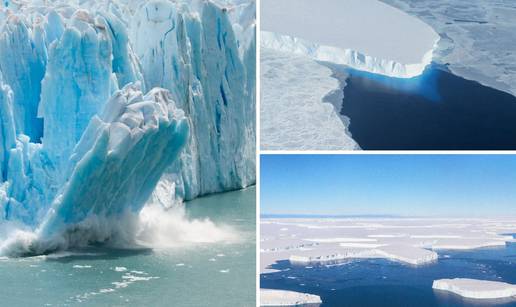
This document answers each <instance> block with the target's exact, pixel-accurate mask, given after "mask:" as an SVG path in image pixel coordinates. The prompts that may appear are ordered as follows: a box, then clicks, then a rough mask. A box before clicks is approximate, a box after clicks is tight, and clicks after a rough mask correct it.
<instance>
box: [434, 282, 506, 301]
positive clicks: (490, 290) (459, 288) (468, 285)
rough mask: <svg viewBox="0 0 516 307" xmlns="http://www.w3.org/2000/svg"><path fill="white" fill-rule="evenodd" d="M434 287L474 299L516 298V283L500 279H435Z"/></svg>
mask: <svg viewBox="0 0 516 307" xmlns="http://www.w3.org/2000/svg"><path fill="white" fill-rule="evenodd" d="M432 288H434V289H436V290H444V291H449V292H453V293H455V294H458V295H460V296H463V297H467V298H473V299H500V298H511V297H512V298H515V299H516V285H512V284H508V283H505V282H499V281H489V280H478V279H469V278H454V279H439V280H434V283H433V285H432Z"/></svg>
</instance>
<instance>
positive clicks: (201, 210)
mask: <svg viewBox="0 0 516 307" xmlns="http://www.w3.org/2000/svg"><path fill="white" fill-rule="evenodd" d="M187 206H188V211H187V214H188V216H189V217H190V218H204V217H209V218H210V219H211V220H212V221H214V222H215V223H224V224H225V225H229V226H232V227H233V228H235V229H236V230H237V231H238V233H239V236H240V237H241V240H240V241H239V242H238V243H231V244H230V243H212V244H197V245H191V246H188V247H178V248H173V249H165V250H152V249H147V250H145V249H144V250H142V249H140V250H113V249H105V248H102V249H100V248H99V249H88V250H83V251H80V252H77V251H75V252H73V253H70V254H66V253H65V254H60V255H59V256H56V257H53V256H46V257H30V258H13V259H7V258H1V260H0V305H1V306H77V305H79V306H128V305H130V306H255V295H256V292H255V291H256V290H255V280H256V279H255V272H256V257H255V251H256V249H255V248H256V245H255V227H256V225H255V208H256V207H255V206H256V204H255V189H254V188H249V189H246V190H242V191H236V192H229V193H223V194H217V195H212V196H208V197H203V198H199V199H196V200H194V201H191V202H190V203H188V204H187ZM117 267H118V268H117ZM131 271H132V272H131Z"/></svg>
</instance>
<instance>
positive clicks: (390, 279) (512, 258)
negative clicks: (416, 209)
mask: <svg viewBox="0 0 516 307" xmlns="http://www.w3.org/2000/svg"><path fill="white" fill-rule="evenodd" d="M275 268H277V269H285V270H287V271H283V272H277V273H272V274H262V275H261V276H260V287H262V288H272V289H284V290H293V291H299V292H307V293H311V294H317V295H319V296H321V299H322V301H323V304H322V305H321V306H322V307H327V306H364V307H365V306H421V307H425V306H447V307H448V306H449V307H452V306H498V307H501V306H504V307H505V306H516V300H512V301H511V300H510V299H509V300H507V299H501V300H481V301H479V300H471V299H464V298H462V297H460V296H458V295H455V294H451V293H446V292H443V291H439V290H433V289H432V282H433V280H435V279H441V278H456V277H463V278H478V279H487V280H496V281H504V282H508V283H513V284H515V283H516V243H508V245H507V246H506V247H505V248H481V249H477V250H470V251H440V252H439V259H438V261H437V262H434V263H432V264H427V265H424V266H420V267H415V266H410V265H405V264H401V263H398V262H394V261H388V260H384V259H367V260H350V261H345V262H340V263H335V264H331V265H313V266H311V268H310V266H308V268H307V267H306V266H292V265H290V263H289V262H288V261H283V262H281V263H278V264H277V265H276V267H275Z"/></svg>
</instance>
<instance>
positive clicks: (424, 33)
mask: <svg viewBox="0 0 516 307" xmlns="http://www.w3.org/2000/svg"><path fill="white" fill-rule="evenodd" d="M261 29H262V37H261V46H262V47H265V48H272V49H276V50H282V51H287V52H292V53H296V54H302V55H305V56H309V57H311V58H313V59H317V60H320V61H328V62H332V63H336V64H345V65H349V66H351V67H353V68H356V69H360V70H365V71H369V72H373V73H378V74H384V75H388V76H393V77H402V78H407V77H413V76H416V75H419V74H421V72H422V71H423V70H424V68H425V66H426V65H428V64H429V63H430V62H431V60H432V51H433V49H434V47H435V46H436V42H437V41H438V39H439V36H438V35H437V33H436V32H435V31H434V30H433V29H432V28H431V27H430V26H428V25H427V24H425V23H424V22H422V21H421V20H419V19H418V18H415V17H412V16H410V15H408V14H406V13H404V12H403V11H401V10H398V9H396V8H394V7H392V6H389V5H386V4H384V3H382V2H379V1H377V0H347V1H341V0H319V1H311V0H281V1H278V0H264V1H261Z"/></svg>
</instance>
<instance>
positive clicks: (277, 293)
mask: <svg viewBox="0 0 516 307" xmlns="http://www.w3.org/2000/svg"><path fill="white" fill-rule="evenodd" d="M321 303H322V301H321V298H320V297H319V296H318V295H313V294H308V293H300V292H295V291H286V290H272V289H260V306H301V305H314V306H315V305H317V306H318V305H319V304H321Z"/></svg>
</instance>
